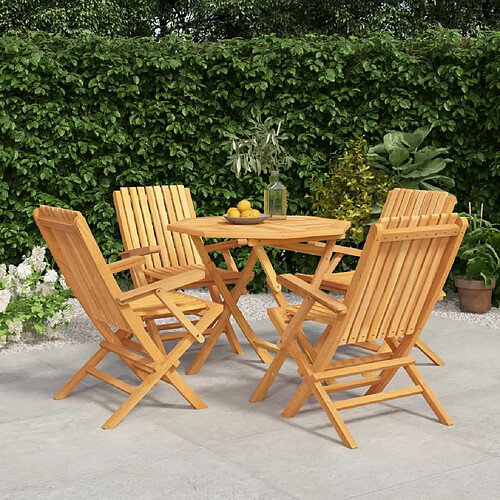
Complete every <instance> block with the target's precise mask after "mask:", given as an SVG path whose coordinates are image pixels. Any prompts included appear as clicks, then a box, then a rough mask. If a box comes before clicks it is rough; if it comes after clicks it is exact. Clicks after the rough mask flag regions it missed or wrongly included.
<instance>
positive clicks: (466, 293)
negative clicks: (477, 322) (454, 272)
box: [455, 276, 497, 313]
mask: <svg viewBox="0 0 500 500" xmlns="http://www.w3.org/2000/svg"><path fill="white" fill-rule="evenodd" d="M496 282H497V280H496V278H495V279H493V283H492V284H491V285H490V286H486V285H485V284H484V281H483V279H482V278H481V279H471V278H467V277H466V276H455V286H456V287H457V288H458V301H459V303H460V309H461V310H462V311H465V312H473V313H485V312H488V311H489V310H490V309H491V296H492V294H493V289H494V288H495V284H496Z"/></svg>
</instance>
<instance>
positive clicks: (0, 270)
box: [0, 264, 7, 280]
mask: <svg viewBox="0 0 500 500" xmlns="http://www.w3.org/2000/svg"><path fill="white" fill-rule="evenodd" d="M6 277H7V266H6V265H5V264H0V280H4V279H5V278H6Z"/></svg>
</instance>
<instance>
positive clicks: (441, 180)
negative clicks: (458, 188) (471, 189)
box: [425, 175, 455, 189]
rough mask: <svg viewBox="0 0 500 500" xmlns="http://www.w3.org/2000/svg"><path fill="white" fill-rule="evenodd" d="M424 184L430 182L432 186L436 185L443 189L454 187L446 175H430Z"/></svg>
mask: <svg viewBox="0 0 500 500" xmlns="http://www.w3.org/2000/svg"><path fill="white" fill-rule="evenodd" d="M425 182H432V183H433V184H435V183H437V184H439V185H440V186H442V187H443V188H445V189H452V188H454V187H455V181H454V180H453V179H452V178H451V177H447V176H446V175H432V176H430V177H426V179H425Z"/></svg>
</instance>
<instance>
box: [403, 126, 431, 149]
mask: <svg viewBox="0 0 500 500" xmlns="http://www.w3.org/2000/svg"><path fill="white" fill-rule="evenodd" d="M431 130H432V126H431V125H429V126H427V127H420V128H417V129H416V130H415V132H410V133H403V134H402V141H403V142H404V144H406V145H407V146H408V147H409V148H410V149H411V150H412V151H415V150H416V149H417V148H418V147H419V146H420V144H422V142H424V140H425V138H426V137H427V136H428V135H429V133H430V131H431Z"/></svg>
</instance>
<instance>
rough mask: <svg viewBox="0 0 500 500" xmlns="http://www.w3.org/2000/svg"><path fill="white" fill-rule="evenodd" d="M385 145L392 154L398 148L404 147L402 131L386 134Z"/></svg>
mask: <svg viewBox="0 0 500 500" xmlns="http://www.w3.org/2000/svg"><path fill="white" fill-rule="evenodd" d="M384 146H385V149H386V150H387V152H388V153H389V154H390V153H392V152H393V151H394V150H395V149H396V148H401V147H403V142H402V141H401V132H389V133H388V134H385V135H384Z"/></svg>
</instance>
